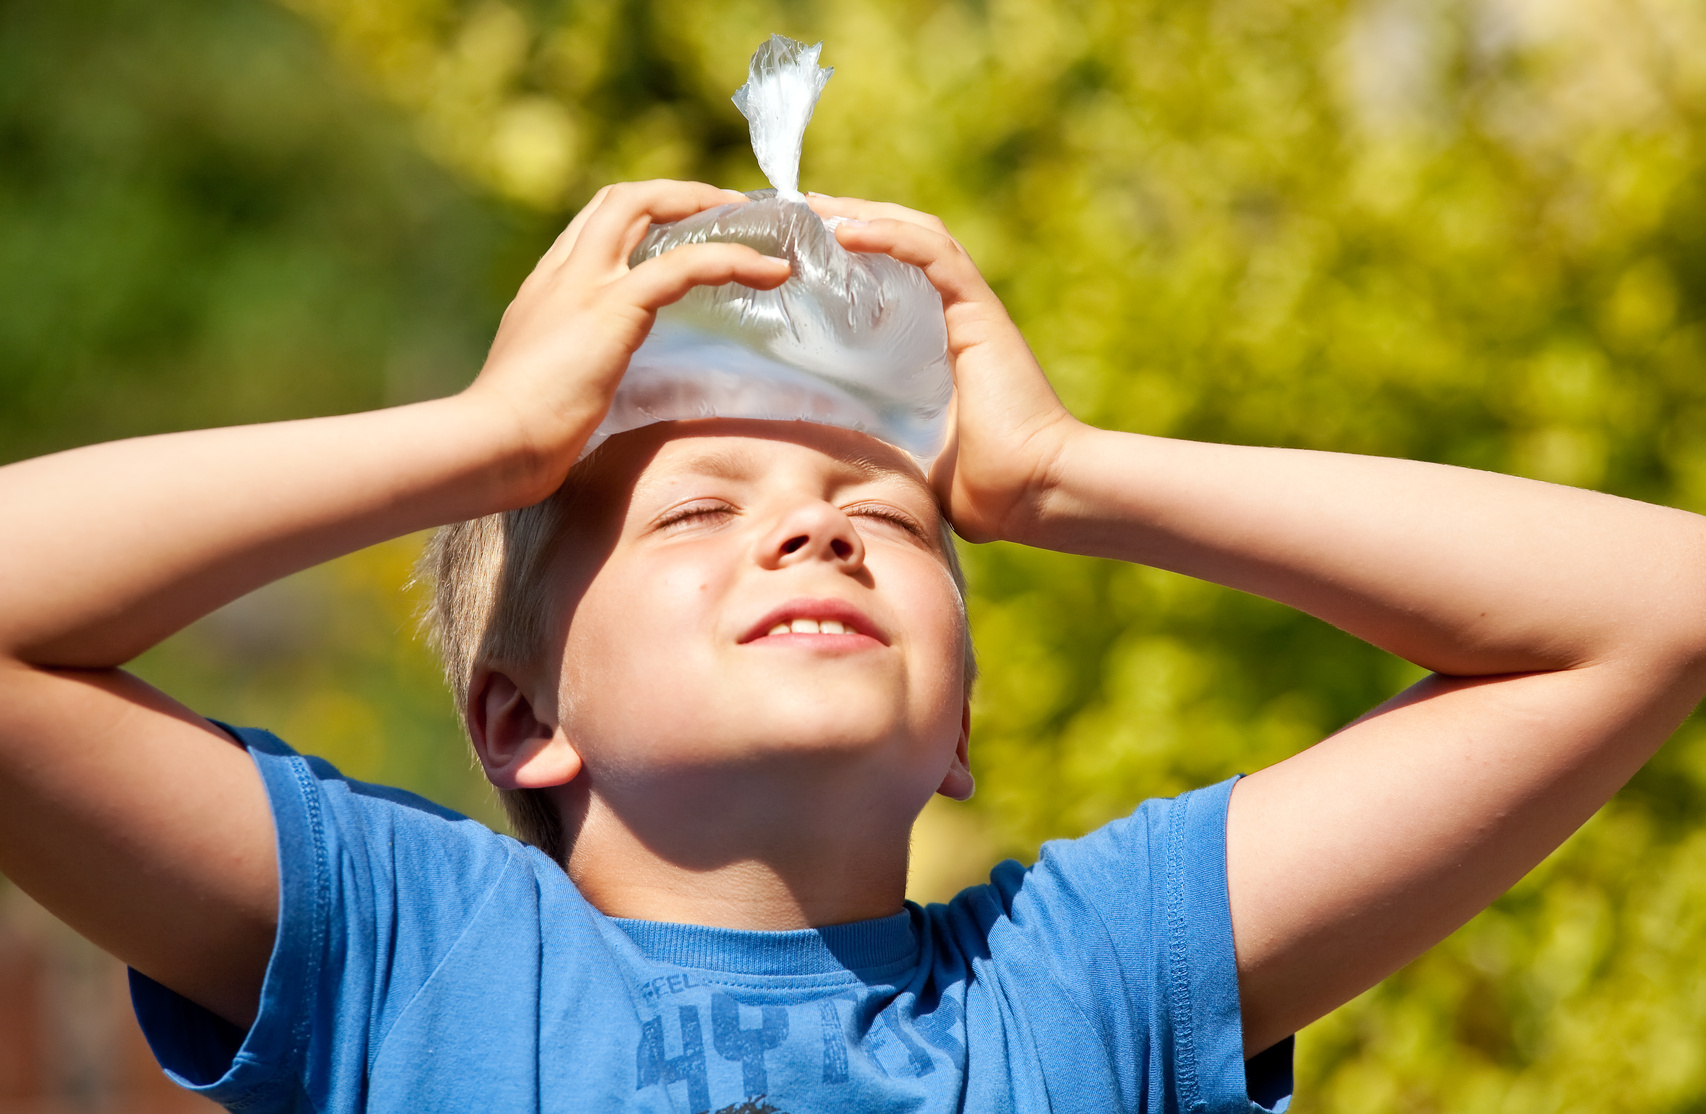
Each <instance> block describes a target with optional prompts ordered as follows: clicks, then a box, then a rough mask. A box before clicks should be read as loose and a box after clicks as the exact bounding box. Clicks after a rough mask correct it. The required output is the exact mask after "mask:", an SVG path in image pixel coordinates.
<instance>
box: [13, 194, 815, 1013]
mask: <svg viewBox="0 0 1706 1114" xmlns="http://www.w3.org/2000/svg"><path fill="white" fill-rule="evenodd" d="M740 199H741V198H740V195H738V194H731V193H729V192H727V191H724V190H718V189H714V188H712V187H710V186H703V185H697V184H690V183H679V182H649V183H643V184H638V185H630V186H618V187H613V188H610V189H607V190H605V191H601V192H600V193H599V194H598V195H597V196H596V197H595V198H594V199H593V200H592V201H591V202H590V203H589V204H588V205H587V206H586V208H585V209H583V210H582V211H581V213H580V214H579V215H578V216H577V217H576V218H575V220H574V222H573V223H572V224H570V226H569V228H568V230H567V231H565V232H564V233H563V235H562V236H561V237H560V238H559V239H558V241H557V242H556V243H555V244H554V245H553V246H552V247H551V249H550V251H549V252H547V253H546V255H545V256H544V258H543V259H541V260H540V263H539V266H538V267H537V268H536V269H535V270H534V272H533V274H532V275H531V276H530V277H529V278H528V280H527V281H526V283H524V284H523V286H522V288H521V292H520V293H519V294H518V295H517V296H516V299H515V301H514V302H513V303H512V304H511V305H510V308H509V310H508V311H507V312H506V313H505V315H504V321H503V324H502V325H501V326H500V328H499V330H498V335H497V338H496V340H495V341H494V342H493V345H492V350H491V353H490V355H489V356H488V358H487V361H486V365H485V367H484V368H483V369H482V371H481V373H480V376H479V378H478V379H477V380H476V381H475V383H474V384H473V385H472V386H471V387H469V388H468V389H467V390H466V391H464V392H463V393H462V394H460V395H457V396H455V397H454V398H448V399H441V400H437V401H434V402H426V403H420V404H417V405H413V406H404V407H398V408H396V409H392V410H384V411H377V412H373V413H366V414H354V415H346V416H342V417H334V418H319V419H313V420H309V421H299V422H284V423H278V424H275V425H262V426H252V427H246V428H240V429H221V430H204V431H197V432H192V433H178V434H168V435H164V436H159V437H149V438H142V439H138V440H134V441H124V442H116V443H112V444H106V445H96V446H92V447H89V448H83V449H76V450H72V451H70V452H65V453H60V454H57V455H55V456H50V457H44V458H41V459H38V460H31V461H25V462H23V463H20V464H15V465H12V466H10V467H7V468H4V469H0V521H3V522H5V524H6V533H7V540H6V542H5V544H4V545H0V872H3V873H4V874H5V875H6V876H7V877H9V878H10V879H11V880H12V881H13V882H15V883H16V884H17V885H18V886H20V887H21V888H22V889H24V890H25V891H26V892H27V893H29V894H31V895H32V896H33V897H35V898H36V899H37V900H38V901H40V902H41V903H42V904H43V905H45V906H46V907H47V908H48V909H49V910H51V911H52V912H54V913H55V914H56V915H58V916H59V917H61V918H62V919H63V920H65V921H66V922H68V923H69V924H70V925H71V926H72V927H73V928H76V929H77V930H78V931H79V932H81V933H82V934H83V935H85V936H87V937H88V938H89V939H91V940H93V941H94V942H95V943H97V944H99V945H100V946H101V947H103V948H105V949H106V950H107V951H110V952H112V953H113V954H114V955H116V956H118V957H119V958H120V959H122V960H124V961H125V962H126V963H128V964H130V965H131V966H133V967H135V968H136V969H137V970H139V971H141V972H143V973H144V974H146V975H148V976H150V977H151V978H153V979H155V980H156V981H158V982H160V983H162V984H164V985H166V986H168V987H171V988H172V989H174V990H176V991H178V992H179V993H181V994H183V995H184V996H185V997H187V998H189V999H191V1000H193V1001H196V1002H198V1003H200V1004H201V1005H203V1006H205V1007H207V1008H208V1009H210V1010H212V1011H213V1012H215V1013H217V1014H219V1015H221V1016H223V1017H225V1018H227V1019H228V1020H230V1021H232V1022H235V1023H237V1024H242V1025H246V1024H248V1023H249V1022H250V1021H251V1020H252V1019H253V1018H254V1015H255V1010H256V1008H257V1005H258V1003H259V995H260V989H261V981H262V977H263V975H264V974H265V971H266V964H267V959H268V956H269V954H270V951H271V948H272V939H273V931H274V927H275V923H276V916H277V900H278V898H277V863H276V852H275V850H274V845H273V833H272V826H271V822H270V820H269V811H268V808H267V803H266V800H265V795H264V791H263V789H262V786H261V783H260V779H259V776H258V774H257V773H256V771H255V769H254V766H253V764H252V763H251V762H250V760H249V758H248V756H247V755H246V754H245V753H244V752H243V750H242V749H241V748H240V747H238V746H237V745H236V744H235V743H234V742H233V741H232V740H231V739H230V738H229V737H227V736H226V735H225V733H223V732H222V731H220V730H219V729H217V728H216V727H214V726H213V725H212V724H210V723H208V722H207V721H206V720H204V719H202V718H201V717H199V716H197V715H195V714H194V713H193V712H191V711H189V710H188V709H187V708H184V707H183V706H181V705H179V704H177V703H175V702H174V701H172V700H171V699H170V698H168V697H166V696H165V695H163V694H161V693H159V692H158V691H156V690H154V689H152V688H150V687H149V686H147V685H145V684H143V683H142V682H140V681H138V680H136V679H135V678H133V677H130V676H129V675H127V674H125V673H124V672H123V671H122V670H120V669H119V668H118V667H119V666H120V665H122V664H123V663H124V662H126V661H128V660H130V659H131V658H133V657H135V656H136V655H137V654H139V653H141V652H142V651H143V650H145V649H147V648H148V647H150V646H152V645H154V644H155V643H157V642H159V641H160V640H161V639H163V638H165V637H167V636H168V635H170V634H172V633H173V632H175V631H177V630H180V629H182V628H183V627H184V626H186V625H188V624H189V623H191V622H193V621H194V620H195V619H197V618H199V617H201V616H202V615H205V614H207V613H208V612H210V611H212V610H213V609H215V608H217V607H219V606H220V605H222V604H224V603H227V602H229V601H230V600H233V599H235V598H237V597H238V596H240V595H242V594H244V593H245V592H248V591H250V590H252V589H254V588H257V587H259V586H260V585H262V584H265V583H267V582H269V581H271V580H275V579H277V578H279V577H281V576H285V575H287V574H289V573H291V572H294V571H296V570H299V569H302V568H306V567H308V566H310V565H313V564H316V563H318V562H320V561H324V560H327V559H329V558H331V557H335V556H337V555H339V554H342V553H347V552H350V551H353V550H355V549H358V548H361V547H362V546H365V545H370V544H372V543H375V542H378V541H381V540H384V539H386V538H390V537H396V536H398V535H401V534H405V533H409V532H411V531H414V530H419V529H424V528H426V527H430V526H436V525H440V524H443V523H446V522H453V521H457V520H461V519H467V518H473V517H477V516H480V515H485V514H490V513H493V512H496V511H500V510H505V509H509V508H512V507H519V506H525V505H527V504H529V503H532V502H537V501H538V500H539V499H542V498H544V497H545V496H546V495H548V494H550V492H551V491H553V490H554V489H555V488H556V486H557V485H558V484H559V483H561V481H562V478H563V476H564V474H565V473H566V472H567V471H568V468H569V467H570V465H572V464H573V462H574V460H575V458H576V456H577V455H578V453H579V451H580V449H581V447H582V445H584V444H585V441H586V438H587V436H588V435H589V434H590V433H591V432H592V430H593V429H594V428H595V427H596V426H597V424H598V422H599V421H600V419H601V418H602V416H603V414H604V411H605V409H606V408H607V407H608V405H609V400H610V397H611V394H612V393H613V392H614V390H615V387H616V384H617V382H618V381H619V380H620V378H621V375H622V372H623V371H624V370H625V368H626V367H627V362H628V357H629V355H630V354H631V353H632V352H633V350H634V349H635V348H636V347H638V345H639V343H640V341H641V340H643V339H644V337H645V335H646V332H647V331H648V330H649V328H650V326H651V321H652V316H653V313H654V311H655V310H656V308H657V307H659V306H661V305H664V304H666V303H668V302H671V301H674V300H675V299H676V298H679V297H680V296H681V295H682V294H684V293H685V292H686V291H687V290H688V289H689V288H690V287H692V286H695V285H702V284H717V283H725V282H730V281H739V282H742V283H745V284H747V285H749V286H755V287H761V288H768V287H772V286H775V285H776V284H777V283H779V282H781V281H782V280H783V279H784V278H786V277H787V273H788V271H787V264H786V263H785V262H783V261H780V260H774V259H768V258H766V257H764V256H761V255H759V254H758V253H757V252H755V251H753V250H752V249H750V248H746V247H741V246H739V245H735V244H703V245H696V246H693V247H690V248H684V249H681V250H678V251H673V252H669V253H667V254H665V255H663V256H660V257H659V258H657V259H653V260H649V261H647V262H646V263H645V264H643V265H641V266H639V267H636V268H633V269H630V268H629V267H628V266H627V258H628V253H629V252H630V251H631V250H632V248H633V246H634V245H635V244H636V243H637V242H638V240H639V238H640V236H642V235H643V234H644V232H645V229H646V228H647V227H648V225H649V224H650V222H651V221H652V220H660V221H667V220H677V219H680V218H682V217H685V216H688V215H690V214H692V213H694V212H697V211H699V210H701V209H705V208H708V207H710V206H713V205H719V204H723V203H726V202H729V201H732V200H740Z"/></svg>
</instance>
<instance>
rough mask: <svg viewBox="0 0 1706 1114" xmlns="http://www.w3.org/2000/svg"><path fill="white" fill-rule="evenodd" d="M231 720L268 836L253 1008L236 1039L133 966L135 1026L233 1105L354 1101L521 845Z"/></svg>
mask: <svg viewBox="0 0 1706 1114" xmlns="http://www.w3.org/2000/svg"><path fill="white" fill-rule="evenodd" d="M227 730H230V731H231V732H232V734H233V735H235V736H236V737H237V738H239V739H240V740H241V741H242V743H243V744H244V745H245V746H246V747H247V748H248V749H249V753H250V755H251V757H252V758H253V759H254V761H255V764H256V766H257V768H258V769H259V771H260V773H261V778H262V781H263V782H264V784H265V786H266V792H267V797H268V800H269V802H270V804H271V807H272V816H273V823H274V828H275V831H276V838H277V847H278V860H279V923H278V931H277V936H276V938H275V940H274V943H273V952H272V956H271V958H270V960H269V961H268V964H267V972H266V979H265V982H264V984H263V987H262V990H261V1003H260V1010H259V1013H258V1015H257V1017H256V1019H255V1022H254V1024H253V1025H252V1026H250V1028H249V1030H248V1031H247V1032H246V1033H245V1032H243V1031H242V1030H241V1029H239V1028H237V1027H236V1026H233V1025H231V1024H230V1023H228V1022H226V1021H224V1020H222V1019H220V1018H218V1017H216V1016H214V1015H213V1014H211V1013H209V1012H208V1011H207V1010H205V1009H203V1008H202V1007H200V1006H198V1005H196V1004H195V1003H193V1002H190V1001H188V1000H187V999H185V998H183V997H182V996H180V995H178V994H176V993H174V992H173V991H171V990H168V989H167V988H165V987H163V986H161V985H160V984H158V983H156V982H154V981H153V980H151V979H149V978H148V977H147V976H145V975H142V974H140V973H138V972H135V971H132V972H131V976H130V979H131V997H132V1001H133V1003H134V1005H135V1008H136V1015H137V1020H138V1021H139V1022H140V1024H141V1026H142V1030H143V1033H144V1035H145V1036H146V1037H147V1038H148V1043H149V1045H150V1047H151V1048H152V1049H153V1051H154V1054H155V1056H156V1058H158V1059H159V1061H160V1064H161V1066H162V1067H163V1068H165V1069H166V1072H167V1074H168V1075H170V1076H171V1077H172V1078H173V1079H174V1080H175V1081H176V1082H178V1083H179V1084H180V1085H182V1086H184V1087H186V1088H188V1089H190V1090H192V1091H195V1092H197V1093H199V1094H202V1095H205V1096H206V1097H208V1098H210V1099H212V1100H214V1101H215V1102H218V1103H220V1104H222V1105H224V1106H225V1107H227V1108H228V1109H230V1110H234V1111H256V1112H258V1111H295V1110H318V1109H325V1108H327V1106H332V1107H335V1108H338V1109H360V1108H362V1106H363V1102H362V1099H363V1091H364V1088H365V1081H366V1068H367V1061H368V1057H369V1055H370V1050H371V1049H372V1048H375V1047H377V1046H378V1043H379V1041H381V1040H382V1039H383V1037H384V1032H385V1029H386V1027H387V1026H388V1024H389V1023H390V1022H391V1021H392V1020H393V1019H394V1018H395V1016H396V1014H397V1012H398V1011H399V1010H400V1009H402V1008H403V1007H404V1006H406V1004H407V1002H408V1001H409V1000H410V998H411V997H412V995H413V994H414V992H415V991H416V990H418V989H419V987H420V986H422V985H423V984H424V983H425V982H426V980H427V978H428V977H429V976H430V975H431V973H432V971H433V969H434V967H435V966H436V965H437V963H438V961H439V960H440V959H441V958H442V957H443V955H444V954H446V953H447V952H448V951H449V950H450V948H451V947H452V946H453V945H454V944H455V942H456V940H457V939H458V938H459V937H460V935H461V933H462V932H463V931H464V930H465V929H466V927H467V925H468V924H469V923H470V922H471V921H472V920H473V919H474V917H475V916H476V915H477V914H478V912H479V910H480V908H481V906H482V905H483V903H484V902H485V901H486V900H487V899H488V898H489V895H490V894H491V892H492V890H493V889H494V888H495V887H496V886H497V884H498V882H499V880H500V879H501V878H502V877H503V875H504V874H505V873H506V872H507V871H513V870H517V869H524V867H523V865H522V863H521V862H520V861H519V860H521V858H522V857H523V856H524V855H526V854H527V852H526V851H525V849H524V848H523V847H522V845H521V844H519V843H516V842H515V841H514V840H511V839H508V838H507V837H504V836H500V835H498V834H497V833H495V832H493V831H491V830H490V829H488V828H486V827H484V826H483V825H480V824H478V823H476V822H475V821H472V820H469V819H467V818H466V817H462V816H459V815H457V814H456V813H453V812H450V811H449V810H446V809H442V808H439V807H438V806H436V805H433V804H431V803H430V802H428V801H425V800H422V799H421V798H418V797H415V796H413V795H411V794H407V793H403V792H401V791H397V790H390V789H384V788H380V787H377V786H370V785H365V784H363V783H360V782H355V781H351V780H349V779H346V778H343V777H342V776H340V775H339V774H338V773H337V771H336V770H334V769H333V768H332V767H331V766H329V765H327V764H326V763H324V762H321V761H319V760H317V759H308V758H304V757H302V756H301V755H298V754H297V753H296V752H294V751H293V750H291V749H290V748H289V747H288V746H287V745H285V744H284V743H283V742H282V741H280V740H279V739H278V738H276V737H275V736H273V735H271V734H269V733H267V732H264V731H257V730H253V729H248V728H228V729H227Z"/></svg>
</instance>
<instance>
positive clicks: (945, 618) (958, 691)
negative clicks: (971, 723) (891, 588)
mask: <svg viewBox="0 0 1706 1114" xmlns="http://www.w3.org/2000/svg"><path fill="white" fill-rule="evenodd" d="M910 572H911V575H909V576H907V577H905V578H904V580H903V581H900V580H898V579H897V583H896V591H895V597H896V601H897V604H898V606H899V608H900V609H901V610H900V613H901V614H904V615H907V616H909V621H908V624H907V631H908V637H909V639H911V640H912V641H913V643H914V645H913V646H912V647H911V649H912V651H913V652H911V653H909V654H908V661H909V665H910V670H909V671H910V673H911V674H912V676H911V683H912V685H913V686H914V687H915V688H916V689H917V690H918V691H919V692H920V694H921V695H927V696H928V697H929V698H930V699H929V700H928V701H927V702H928V703H930V704H932V705H936V704H940V705H941V706H942V707H943V708H945V709H946V712H945V713H944V714H948V715H950V716H951V718H952V719H953V720H954V721H955V723H958V720H959V714H960V705H961V704H962V703H963V702H964V698H965V669H964V662H965V620H964V618H963V613H962V610H961V607H960V596H959V591H958V590H957V589H956V588H955V587H954V581H953V578H952V577H951V576H950V575H949V574H948V570H947V569H945V568H943V567H941V566H940V565H939V564H937V563H935V562H931V563H930V565H929V566H927V567H922V568H914V569H912V570H910Z"/></svg>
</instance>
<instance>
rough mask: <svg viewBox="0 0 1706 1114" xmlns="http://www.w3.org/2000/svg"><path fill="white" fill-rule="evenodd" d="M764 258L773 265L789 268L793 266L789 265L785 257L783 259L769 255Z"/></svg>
mask: <svg viewBox="0 0 1706 1114" xmlns="http://www.w3.org/2000/svg"><path fill="white" fill-rule="evenodd" d="M764 258H766V259H768V260H770V262H772V263H781V264H782V265H784V266H787V267H792V266H793V264H792V263H789V262H788V260H787V259H785V258H784V257H782V256H780V255H767V256H765V257H764Z"/></svg>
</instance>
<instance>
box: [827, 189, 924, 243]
mask: <svg viewBox="0 0 1706 1114" xmlns="http://www.w3.org/2000/svg"><path fill="white" fill-rule="evenodd" d="M806 203H807V204H808V205H810V206H811V207H812V211H813V212H815V213H817V215H818V216H820V217H842V218H844V219H846V220H862V221H873V220H899V221H905V222H907V223H908V224H916V225H920V226H922V227H924V228H928V229H930V230H931V231H933V232H940V233H941V234H942V235H944V236H946V235H948V226H947V225H945V224H943V223H942V220H941V218H940V217H936V216H933V215H931V214H930V213H924V212H920V211H919V210H917V209H908V208H907V207H906V206H905V205H896V204H894V203H893V202H890V201H866V200H864V199H862V198H858V197H830V196H828V195H827V194H821V193H809V194H807V195H806Z"/></svg>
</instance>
